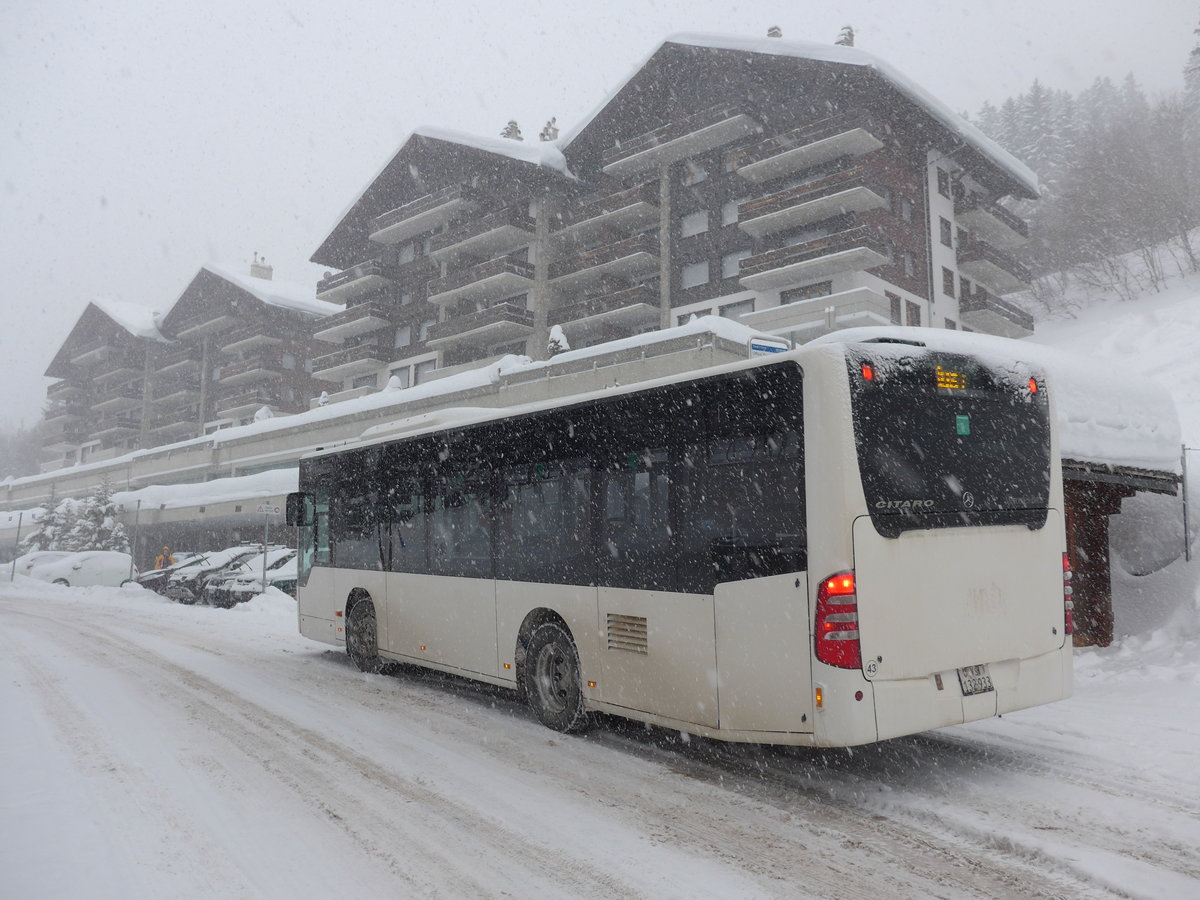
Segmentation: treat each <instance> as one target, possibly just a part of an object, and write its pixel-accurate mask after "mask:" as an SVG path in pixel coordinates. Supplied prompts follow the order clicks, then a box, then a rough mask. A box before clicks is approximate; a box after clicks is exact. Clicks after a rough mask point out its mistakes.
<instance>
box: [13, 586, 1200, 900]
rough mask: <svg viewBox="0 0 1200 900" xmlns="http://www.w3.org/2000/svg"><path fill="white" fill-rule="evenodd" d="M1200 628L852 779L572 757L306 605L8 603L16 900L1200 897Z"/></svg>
mask: <svg viewBox="0 0 1200 900" xmlns="http://www.w3.org/2000/svg"><path fill="white" fill-rule="evenodd" d="M1194 618H1195V616H1194V611H1193V615H1192V620H1189V621H1192V622H1193V624H1192V625H1189V626H1187V628H1185V629H1184V630H1183V634H1182V637H1179V636H1178V635H1176V636H1174V637H1169V638H1164V637H1163V635H1162V634H1159V635H1157V636H1154V635H1152V636H1148V637H1145V638H1139V639H1136V640H1133V639H1131V640H1130V641H1127V642H1126V643H1125V644H1124V645H1122V646H1120V647H1115V648H1110V649H1109V650H1106V651H1081V652H1080V653H1079V654H1078V676H1077V696H1076V697H1075V698H1073V699H1071V700H1069V701H1067V702H1065V703H1060V704H1057V705H1054V706H1051V707H1045V708H1042V709H1038V710H1030V711H1026V712H1023V713H1019V714H1015V715H1012V716H1008V717H1005V718H1004V719H1002V720H991V721H988V722H983V723H977V724H975V725H972V726H965V727H962V728H956V729H950V730H947V731H943V732H938V733H934V734H928V735H922V736H919V737H915V738H910V739H905V740H899V741H892V742H889V743H887V744H884V745H880V746H876V747H869V748H860V749H857V750H855V751H854V752H852V753H850V752H847V751H808V750H794V749H780V748H762V747H741V746H728V745H721V744H717V743H713V742H707V741H697V740H691V741H682V740H680V738H679V736H678V735H675V734H672V733H667V732H663V731H659V730H647V729H644V728H642V727H641V726H632V725H628V724H622V723H620V722H616V721H612V720H604V721H602V722H601V723H600V724H599V726H598V727H597V728H596V729H595V730H594V731H592V732H591V733H590V734H589V735H587V736H586V737H583V738H571V737H563V736H561V735H557V734H554V733H552V732H550V731H547V730H545V729H543V728H542V727H540V726H539V725H537V724H536V723H535V721H534V720H533V719H532V717H531V716H530V715H528V714H527V713H526V711H525V710H524V708H523V707H522V706H520V705H519V704H518V703H517V702H516V701H515V699H514V698H513V697H512V696H511V695H509V694H507V693H505V692H501V691H495V690H492V689H490V688H486V687H481V686H478V685H474V684H471V683H468V682H464V681H460V680H458V679H455V678H451V677H447V676H440V675H434V674H429V673H421V672H417V671H413V670H407V671H405V672H402V673H401V674H399V675H395V676H367V675H362V674H360V673H358V672H357V671H356V670H355V669H353V667H352V666H351V665H350V664H349V663H348V662H347V660H346V658H345V656H344V654H342V653H340V652H335V651H331V650H329V649H328V648H325V647H322V646H320V645H317V644H313V643H311V642H309V641H306V640H304V639H303V638H301V637H299V635H297V634H296V633H295V613H294V605H292V601H290V600H287V599H286V598H283V597H282V596H275V597H261V598H258V599H256V600H255V601H253V603H251V604H249V605H247V606H243V607H239V608H237V609H234V610H217V609H209V608H196V607H184V606H178V605H175V604H172V603H170V602H168V601H165V600H163V599H162V598H159V597H157V596H155V595H153V594H150V593H148V592H145V591H142V590H140V589H123V590H118V589H104V588H92V589H78V588H74V589H73V588H59V587H56V586H46V585H34V584H31V583H28V582H25V583H21V582H18V584H16V585H8V584H0V708H2V709H3V712H4V730H3V738H2V739H0V896H5V897H22V898H31V897H66V896H73V897H89V898H100V897H122V898H130V897H134V898H140V897H155V898H157V897H192V896H221V897H284V896H287V897H329V896H336V895H339V894H346V895H352V896H366V897H371V896H405V897H407V896H414V897H418V896H419V897H424V896H440V897H493V896H513V897H527V896H546V897H556V896H557V897H656V898H657V897H739V898H740V897H760V896H761V897H804V896H815V897H863V898H868V897H870V898H878V897H880V896H881V895H886V896H887V897H888V898H889V900H890V898H898V897H922V898H924V897H1000V896H1022V897H1024V896H1048V897H1066V896H1070V897H1077V896H1078V897H1110V896H1145V897H1156V898H1157V897H1197V896H1200V766H1198V765H1197V759H1200V663H1197V662H1196V661H1195V660H1196V657H1197V655H1200V654H1198V653H1197V649H1196V648H1197V645H1198V644H1200V628H1196V627H1194V621H1193V620H1194ZM1188 628H1190V631H1188V630H1187V629H1188ZM1164 642H1165V643H1164ZM1150 661H1152V662H1150Z"/></svg>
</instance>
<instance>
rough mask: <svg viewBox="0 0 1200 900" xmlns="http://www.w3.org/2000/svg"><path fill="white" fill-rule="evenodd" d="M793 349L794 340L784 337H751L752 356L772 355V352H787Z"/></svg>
mask: <svg viewBox="0 0 1200 900" xmlns="http://www.w3.org/2000/svg"><path fill="white" fill-rule="evenodd" d="M791 349H792V342H791V341H788V340H784V339H783V338H765V337H754V338H750V355H751V356H770V355H771V354H772V353H786V352H787V351H788V350H791Z"/></svg>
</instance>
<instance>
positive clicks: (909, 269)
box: [904, 250, 917, 277]
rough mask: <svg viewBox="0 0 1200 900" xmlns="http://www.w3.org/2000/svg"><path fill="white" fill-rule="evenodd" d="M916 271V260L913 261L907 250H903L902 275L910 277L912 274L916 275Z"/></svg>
mask: <svg viewBox="0 0 1200 900" xmlns="http://www.w3.org/2000/svg"><path fill="white" fill-rule="evenodd" d="M916 270H917V264H916V260H914V259H913V255H912V253H910V252H909V251H908V250H905V251H904V274H905V275H908V276H910V277H911V276H912V275H913V274H915V273H916Z"/></svg>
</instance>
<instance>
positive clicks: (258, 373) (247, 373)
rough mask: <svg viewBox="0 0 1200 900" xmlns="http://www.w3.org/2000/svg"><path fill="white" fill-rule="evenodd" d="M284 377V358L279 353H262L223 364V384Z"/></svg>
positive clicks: (228, 384) (226, 385) (225, 385)
mask: <svg viewBox="0 0 1200 900" xmlns="http://www.w3.org/2000/svg"><path fill="white" fill-rule="evenodd" d="M282 377H283V360H282V357H281V356H280V354H278V353H260V354H258V355H256V356H252V357H251V358H250V359H243V360H241V361H239V362H235V363H230V364H229V365H225V366H221V377H220V381H221V386H222V387H228V386H230V385H234V384H246V383H248V382H251V381H263V380H265V379H268V378H282Z"/></svg>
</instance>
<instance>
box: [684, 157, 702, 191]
mask: <svg viewBox="0 0 1200 900" xmlns="http://www.w3.org/2000/svg"><path fill="white" fill-rule="evenodd" d="M680 180H681V181H682V182H683V183H684V184H685V185H691V184H699V183H700V182H702V181H707V180H708V170H707V169H706V168H704V166H702V165H700V163H698V162H693V161H692V160H690V159H689V160H688V161H687V162H685V163H684V164H683V177H682V178H681V179H680Z"/></svg>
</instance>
